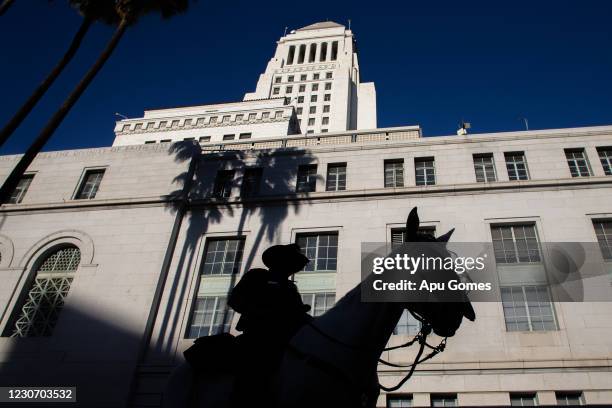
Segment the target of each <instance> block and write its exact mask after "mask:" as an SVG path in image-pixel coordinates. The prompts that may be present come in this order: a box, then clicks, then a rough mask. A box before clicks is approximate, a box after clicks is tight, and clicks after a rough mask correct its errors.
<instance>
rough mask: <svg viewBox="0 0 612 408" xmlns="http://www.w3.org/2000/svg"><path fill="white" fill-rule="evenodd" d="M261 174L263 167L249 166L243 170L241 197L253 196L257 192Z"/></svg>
mask: <svg viewBox="0 0 612 408" xmlns="http://www.w3.org/2000/svg"><path fill="white" fill-rule="evenodd" d="M262 174H263V169H262V168H261V167H258V168H249V169H246V170H245V171H244V177H243V179H242V189H241V193H240V195H241V196H242V197H254V196H256V195H257V194H259V188H260V186H261V177H262Z"/></svg>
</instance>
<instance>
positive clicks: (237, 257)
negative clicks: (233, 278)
mask: <svg viewBox="0 0 612 408" xmlns="http://www.w3.org/2000/svg"><path fill="white" fill-rule="evenodd" d="M243 252H244V239H243V238H220V239H218V238H211V239H209V240H208V241H207V243H206V251H205V255H204V264H203V265H202V275H232V274H238V273H240V267H241V264H242V254H243Z"/></svg>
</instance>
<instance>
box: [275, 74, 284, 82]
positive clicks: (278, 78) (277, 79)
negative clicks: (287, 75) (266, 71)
mask: <svg viewBox="0 0 612 408" xmlns="http://www.w3.org/2000/svg"><path fill="white" fill-rule="evenodd" d="M282 80H283V77H279V76H277V77H276V78H274V83H275V84H280V83H281V81H282Z"/></svg>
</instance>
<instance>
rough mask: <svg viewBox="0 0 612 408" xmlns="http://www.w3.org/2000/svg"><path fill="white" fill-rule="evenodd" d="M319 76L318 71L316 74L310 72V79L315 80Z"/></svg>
mask: <svg viewBox="0 0 612 408" xmlns="http://www.w3.org/2000/svg"><path fill="white" fill-rule="evenodd" d="M319 77H320V75H319V74H318V73H317V74H312V79H314V80H315V81H316V80H318V79H319Z"/></svg>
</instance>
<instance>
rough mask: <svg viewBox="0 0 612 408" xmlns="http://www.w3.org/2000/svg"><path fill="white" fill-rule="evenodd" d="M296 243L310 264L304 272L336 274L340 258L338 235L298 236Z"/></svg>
mask: <svg viewBox="0 0 612 408" xmlns="http://www.w3.org/2000/svg"><path fill="white" fill-rule="evenodd" d="M296 243H297V244H298V245H299V247H300V248H301V249H302V252H303V253H304V255H306V257H308V259H310V262H309V263H308V265H306V267H304V271H307V272H335V271H336V269H337V257H338V235H337V234H335V233H321V234H312V235H298V236H297V238H296Z"/></svg>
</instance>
